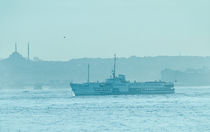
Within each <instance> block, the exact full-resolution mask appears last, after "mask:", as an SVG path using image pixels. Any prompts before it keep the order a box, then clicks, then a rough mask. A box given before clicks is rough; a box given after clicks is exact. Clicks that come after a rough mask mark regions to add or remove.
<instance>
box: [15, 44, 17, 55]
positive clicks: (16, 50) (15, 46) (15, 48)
mask: <svg viewBox="0 0 210 132" xmlns="http://www.w3.org/2000/svg"><path fill="white" fill-rule="evenodd" d="M15 52H16V53H17V43H15Z"/></svg>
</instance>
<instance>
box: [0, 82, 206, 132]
mask: <svg viewBox="0 0 210 132" xmlns="http://www.w3.org/2000/svg"><path fill="white" fill-rule="evenodd" d="M175 89H176V94H171V95H130V96H128V95H126V96H123V95H119V96H118V95H117V96H86V97H85V96H83V97H75V96H72V93H71V91H70V89H64V90H55V89H54V90H50V89H42V90H0V132H48V131H49V132H77V131H82V132H86V131H90V132H101V131H119V132H123V131H124V132H129V131H131V132H139V131H143V132H145V131H148V132H171V131H174V132H180V131H184V132H185V131H186V132H205V131H210V86H207V87H175Z"/></svg>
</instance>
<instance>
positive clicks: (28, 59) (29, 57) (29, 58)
mask: <svg viewBox="0 0 210 132" xmlns="http://www.w3.org/2000/svg"><path fill="white" fill-rule="evenodd" d="M29 48H30V47H29V43H28V61H29V60H30V49H29Z"/></svg>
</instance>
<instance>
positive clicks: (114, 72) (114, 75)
mask: <svg viewBox="0 0 210 132" xmlns="http://www.w3.org/2000/svg"><path fill="white" fill-rule="evenodd" d="M115 77H116V54H114V71H113V78H115Z"/></svg>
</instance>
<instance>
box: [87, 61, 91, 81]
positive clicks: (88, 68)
mask: <svg viewBox="0 0 210 132" xmlns="http://www.w3.org/2000/svg"><path fill="white" fill-rule="evenodd" d="M87 81H88V84H89V83H90V65H89V64H88V80H87Z"/></svg>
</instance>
